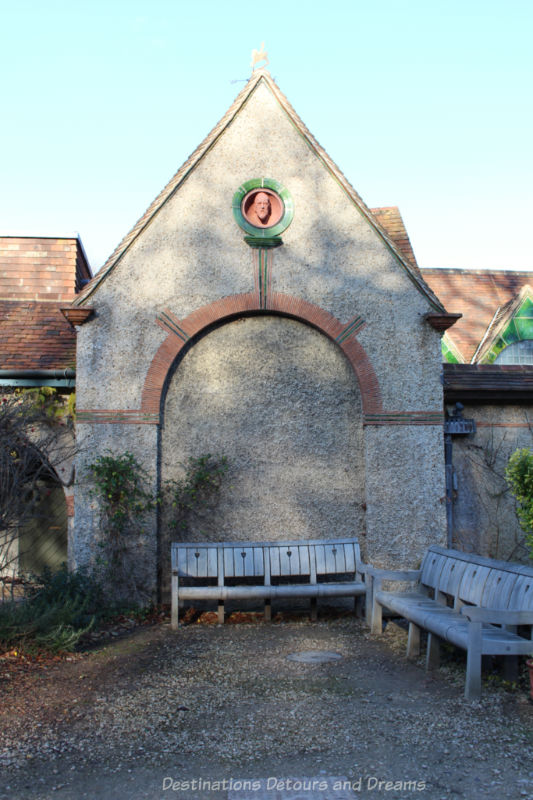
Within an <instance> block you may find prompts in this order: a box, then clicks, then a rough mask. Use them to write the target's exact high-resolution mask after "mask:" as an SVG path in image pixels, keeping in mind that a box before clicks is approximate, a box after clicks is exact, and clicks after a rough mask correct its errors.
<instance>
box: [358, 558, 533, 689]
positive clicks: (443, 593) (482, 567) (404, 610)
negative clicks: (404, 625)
mask: <svg viewBox="0 0 533 800" xmlns="http://www.w3.org/2000/svg"><path fill="white" fill-rule="evenodd" d="M384 581H398V582H399V581H401V582H410V581H413V582H414V581H416V583H417V585H416V586H415V587H414V588H413V589H412V590H411V591H384V589H383V582H384ZM367 582H368V583H369V591H370V584H371V585H372V633H381V631H382V609H383V608H387V609H389V610H390V611H392V612H394V614H397V615H398V616H401V617H404V618H405V619H406V620H407V621H408V622H409V636H408V642H407V657H408V658H413V657H416V656H417V655H419V653H420V630H421V629H423V630H426V631H428V633H429V636H428V646H427V654H426V666H427V668H428V669H431V668H434V667H437V666H438V664H439V658H440V653H439V642H440V640H441V639H442V640H444V641H446V642H449V643H451V644H453V645H455V646H456V647H460V648H462V649H463V650H466V653H467V666H466V684H465V696H466V697H467V698H469V699H472V698H477V697H479V695H480V693H481V659H482V656H484V655H503V656H514V659H513V661H512V662H511V663H509V660H508V659H506V662H507V665H508V671H507V674H508V675H510V674H512V670H513V669H514V668H515V666H516V656H517V655H527V654H530V653H532V652H533V641H531V638H532V630H533V628H532V626H533V569H532V568H531V567H527V566H524V565H522V564H513V563H508V562H505V561H494V560H493V559H490V558H483V557H482V556H476V555H472V554H470V553H461V552H459V551H457V550H447V549H446V548H443V547H437V546H433V547H430V548H429V550H428V551H427V553H426V555H425V557H424V560H423V562H422V566H421V569H420V570H416V571H410V570H409V571H396V570H380V569H376V568H374V567H370V566H367ZM519 627H520V628H521V631H519V630H518V628H519ZM521 634H524V635H521ZM509 667H510V669H509Z"/></svg>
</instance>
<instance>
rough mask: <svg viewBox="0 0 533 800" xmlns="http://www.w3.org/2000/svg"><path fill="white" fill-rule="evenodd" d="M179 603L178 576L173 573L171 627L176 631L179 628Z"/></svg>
mask: <svg viewBox="0 0 533 800" xmlns="http://www.w3.org/2000/svg"><path fill="white" fill-rule="evenodd" d="M178 617H179V603H178V576H177V575H175V574H174V573H172V581H171V612H170V627H171V628H172V630H176V629H177V627H178Z"/></svg>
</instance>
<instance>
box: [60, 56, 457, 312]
mask: <svg viewBox="0 0 533 800" xmlns="http://www.w3.org/2000/svg"><path fill="white" fill-rule="evenodd" d="M260 83H264V84H265V85H266V86H267V88H268V89H269V90H270V91H271V92H272V94H273V95H274V97H275V99H276V100H277V102H278V103H279V105H280V106H281V108H282V110H283V111H284V112H285V114H286V115H287V116H288V118H289V120H290V121H291V123H292V124H293V125H294V126H295V127H296V129H297V130H298V132H299V133H300V134H301V135H302V136H303V137H304V139H305V141H306V143H307V145H308V146H309V147H310V148H311V150H312V151H313V152H314V153H315V155H316V156H317V157H318V158H319V159H320V161H321V162H322V163H323V165H324V166H325V167H326V169H327V170H328V171H329V172H330V174H331V175H332V176H333V178H334V179H335V180H336V181H337V182H338V184H339V185H340V186H341V188H342V189H343V190H344V192H345V193H346V195H347V196H348V197H349V199H350V200H351V201H352V202H353V204H354V205H355V206H356V207H357V209H358V210H359V212H360V213H361V214H362V215H363V217H365V219H366V220H367V222H368V223H369V224H370V226H371V227H372V228H373V229H374V230H375V231H376V233H377V234H378V236H379V237H380V238H381V239H382V240H383V242H384V244H385V245H386V246H387V248H388V249H389V250H390V251H391V252H392V253H393V254H394V256H395V257H396V259H397V261H398V262H399V263H400V265H401V266H402V267H403V269H404V270H405V272H406V273H407V275H408V276H409V278H410V279H411V281H412V282H413V283H414V284H415V286H416V287H417V289H418V290H419V291H420V292H421V293H422V294H423V295H424V296H425V297H426V298H427V300H428V302H429V303H430V305H431V306H432V307H433V308H434V309H435V310H437V311H439V312H443V311H444V307H443V305H442V303H441V302H440V300H439V299H438V297H437V296H436V295H435V294H434V293H433V291H432V290H431V289H430V288H429V286H428V285H427V284H426V282H425V281H424V279H423V278H422V277H421V275H420V273H419V271H418V269H417V267H416V266H415V265H413V264H412V263H410V261H409V259H408V258H406V256H405V255H404V253H402V251H401V249H400V248H399V247H398V245H397V244H396V243H395V242H394V240H393V238H391V236H390V235H389V234H388V233H387V231H386V230H385V228H384V227H383V225H382V224H381V222H380V221H379V217H378V218H376V216H374V214H373V213H372V211H371V210H370V209H369V208H368V207H367V206H366V204H365V203H364V202H363V200H362V198H361V197H360V196H359V195H358V194H357V192H356V191H355V189H354V188H353V186H351V184H350V183H349V182H348V181H347V179H346V178H345V176H344V175H343V173H342V172H341V170H340V169H339V168H338V167H337V166H336V164H335V163H334V162H333V161H332V160H331V158H330V157H329V156H328V154H327V153H326V151H325V150H324V149H323V148H322V147H321V146H320V144H319V143H318V142H317V140H316V139H315V138H314V136H313V135H312V134H311V132H310V131H309V130H308V128H307V127H306V126H305V125H304V123H303V122H302V120H301V119H300V117H299V116H298V114H297V113H296V112H295V110H294V109H293V107H292V106H291V105H290V103H289V101H288V100H287V98H286V97H285V95H284V94H283V93H282V92H281V91H280V89H279V88H278V86H277V85H276V83H275V82H274V80H273V79H272V77H271V75H270V73H269V72H267V71H266V70H263V69H259V70H256V71H255V72H254V73H253V74H252V76H251V78H250V80H249V81H248V83H247V85H246V86H245V87H244V89H243V90H242V91H241V92H240V94H239V95H238V96H237V98H236V100H235V101H234V103H233V105H232V106H231V107H230V108H229V109H228V111H227V112H226V114H225V115H224V116H223V117H222V119H221V120H220V122H219V123H218V124H217V125H215V127H214V128H213V130H212V131H211V132H210V133H209V134H208V136H207V137H206V138H205V139H204V141H203V142H202V143H201V144H200V145H199V146H198V147H197V148H196V150H195V151H194V153H192V155H191V156H190V157H189V158H188V159H187V161H186V162H185V163H184V164H183V166H182V167H181V168H180V169H179V170H178V171H177V172H176V174H175V175H174V177H173V178H172V179H171V180H170V181H169V183H168V184H167V185H166V186H165V188H164V189H163V191H162V192H161V193H160V194H159V195H158V196H157V197H156V199H155V200H154V201H153V203H152V204H151V205H150V207H149V208H148V209H147V211H146V212H145V213H144V214H143V216H142V217H141V218H140V219H139V220H138V222H137V223H136V224H135V225H134V227H133V228H132V230H131V231H130V232H129V233H128V234H127V235H126V236H125V237H124V238H123V239H122V241H121V242H120V244H119V245H118V247H117V248H116V249H115V250H114V252H113V253H112V254H111V256H110V257H109V258H108V260H107V261H106V263H105V264H104V266H103V267H102V269H101V270H100V271H99V272H98V274H97V275H96V277H95V278H94V279H93V280H92V281H91V282H90V284H88V286H87V287H86V288H85V289H84V291H83V292H82V293H81V294H80V295H79V296H78V297H77V298H76V300H75V301H74V303H73V305H74V306H79V305H82V304H83V303H85V302H86V301H87V299H88V298H89V297H90V296H91V295H92V294H93V292H94V291H95V290H96V289H97V287H98V286H99V285H100V284H101V283H102V281H104V280H105V278H106V277H107V275H109V273H110V272H111V271H112V270H113V269H114V268H115V266H116V265H117V264H118V262H119V261H120V260H121V258H122V257H123V256H124V254H125V253H126V252H127V251H128V249H129V248H130V246H131V245H132V244H133V242H134V241H135V240H136V239H137V237H138V236H139V235H140V234H141V233H142V231H143V230H144V229H145V228H146V226H147V225H148V224H149V223H150V221H151V220H152V219H153V217H154V216H155V215H156V214H157V213H158V211H159V210H160V209H161V208H162V206H163V205H164V204H165V203H166V202H167V200H169V198H170V197H172V196H173V194H174V193H175V192H176V191H177V190H178V189H179V187H180V185H181V184H182V183H183V181H185V180H186V178H187V177H188V176H189V175H190V174H191V172H192V171H193V170H194V168H195V167H196V165H197V164H198V163H199V161H200V160H201V159H202V158H203V157H204V156H205V154H206V153H207V152H208V151H209V150H210V149H211V148H212V147H213V146H214V145H215V143H216V142H217V140H218V139H219V137H220V136H221V135H222V134H223V133H224V131H225V130H226V128H227V127H228V126H229V125H230V124H231V122H232V121H233V120H234V118H235V117H236V115H237V114H238V113H239V111H240V110H241V108H242V107H243V106H244V105H245V103H246V102H247V101H248V99H249V98H250V96H251V95H252V93H253V92H254V90H255V89H256V88H257V86H258V85H259V84H260Z"/></svg>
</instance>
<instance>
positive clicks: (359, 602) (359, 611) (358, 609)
mask: <svg viewBox="0 0 533 800" xmlns="http://www.w3.org/2000/svg"><path fill="white" fill-rule="evenodd" d="M363 602H364V595H359V596H358V597H354V603H353V607H354V611H355V616H356V617H359V619H363Z"/></svg>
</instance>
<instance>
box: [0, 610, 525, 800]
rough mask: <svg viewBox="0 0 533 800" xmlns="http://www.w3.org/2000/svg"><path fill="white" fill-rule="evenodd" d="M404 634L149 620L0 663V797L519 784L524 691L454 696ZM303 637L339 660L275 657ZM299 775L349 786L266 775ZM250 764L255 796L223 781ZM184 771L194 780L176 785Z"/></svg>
mask: <svg viewBox="0 0 533 800" xmlns="http://www.w3.org/2000/svg"><path fill="white" fill-rule="evenodd" d="M404 640H405V632H404V631H403V630H401V629H399V628H398V627H397V626H396V625H394V624H392V623H389V625H388V626H387V630H386V632H385V634H384V635H383V636H382V637H380V638H375V637H373V638H370V637H369V635H368V633H367V631H366V629H365V628H364V627H363V626H362V625H361V624H360V623H359V621H357V620H355V619H354V618H352V617H341V618H337V619H330V620H327V621H322V622H319V623H318V624H311V623H309V622H307V621H300V622H290V623H283V624H272V625H263V624H246V625H238V626H233V625H225V626H224V627H221V626H203V625H202V626H199V625H190V626H188V627H185V628H182V629H181V630H180V631H178V632H177V633H174V632H172V631H171V630H170V629H169V627H168V625H160V626H157V627H154V628H148V629H147V628H141V629H137V630H135V631H133V632H131V633H130V634H129V635H128V636H127V637H125V638H123V639H120V640H115V641H113V642H110V643H109V644H108V645H106V646H105V647H103V648H101V649H99V650H97V651H93V652H91V653H89V654H84V655H83V656H81V657H80V656H76V657H75V660H73V661H63V662H60V663H58V664H56V665H52V666H49V667H48V669H46V670H44V669H43V670H36V671H32V672H30V673H28V674H27V675H24V676H22V677H20V676H19V677H17V680H16V681H13V680H10V679H9V678H6V677H5V675H4V678H5V679H4V680H3V681H1V682H0V687H1V689H0V691H1V694H2V710H1V712H0V726H1V728H0V731H1V733H0V765H1V768H2V780H1V782H0V798H10V799H11V798H17V799H18V798H28V799H29V800H32V799H35V798H39V800H46V799H47V798H62V799H64V800H67V798H68V800H71V799H72V800H73V799H74V798H76V800H77V798H102V799H103V800H107V798H109V799H111V798H113V799H114V798H126V799H127V800H130V798H131V800H137V798H139V799H140V798H154V799H157V800H159V798H168V797H174V798H178V800H200V799H201V798H225V799H226V798H229V800H248V799H249V798H253V800H256V799H257V800H260V798H266V797H268V798H269V800H278V798H279V800H281V798H283V800H285V799H286V800H293V798H296V797H298V798H299V800H315V798H318V797H320V798H326V800H334V798H337V797H338V798H341V797H342V798H345V797H381V798H387V799H388V800H392V799H394V800H400V798H406V797H413V795H414V796H417V797H421V798H423V800H445V799H446V800H456V798H465V800H477V798H494V800H496V798H498V800H499V798H502V797H505V798H509V799H510V800H513V799H514V798H520V800H521V799H522V798H533V706H532V705H530V704H529V703H528V702H527V698H526V694H525V692H521V693H516V694H510V693H506V692H504V691H502V690H498V689H496V688H493V687H489V688H488V689H485V691H484V696H483V699H482V700H481V701H480V702H477V703H468V702H467V701H465V700H464V699H463V677H464V673H463V670H462V668H461V667H458V668H457V669H455V671H454V670H450V669H448V670H446V669H443V670H439V671H438V672H437V673H435V674H431V675H429V674H427V673H426V672H425V671H424V669H423V667H422V666H421V665H420V664H411V663H408V662H407V661H406V660H405V659H404V657H403V655H402V654H401V652H400V650H401V647H402V646H403V643H404ZM307 650H320V651H323V650H325V651H333V652H335V653H338V654H340V655H341V656H342V658H340V659H338V660H336V661H332V662H329V663H320V664H304V663H298V662H295V661H289V660H287V655H289V654H291V653H295V652H301V651H307ZM0 677H2V668H1V666H0ZM304 776H305V777H307V778H316V779H321V780H326V779H327V778H328V777H332V776H339V777H343V778H346V779H347V780H348V781H349V782H350V783H351V787H352V788H351V791H348V789H347V787H344V790H343V791H344V794H343V793H342V792H341V791H340V789H339V791H338V792H337V793H336V790H334V789H333V788H332V787H333V785H332V784H331V783H330V786H329V788H328V789H327V791H326V792H325V793H324V792H322V793H321V792H320V790H319V789H318V788H317V787H318V784H315V787H314V788H313V787H310V785H308V788H306V787H305V785H302V786H301V787H300V789H299V791H296V792H292V793H291V791H288V790H287V786H286V785H285V787H284V786H283V784H281V783H278V784H276V785H275V786H274V783H273V779H274V778H277V779H278V781H283V780H284V779H287V778H302V777H304ZM165 778H166V779H167V780H166V781H165ZM259 778H263V779H268V778H270V779H271V781H270V783H269V784H268V788H270V789H272V792H271V793H270V794H266V793H265V792H264V791H263V789H264V788H266V786H267V784H264V785H263V787H262V789H261V790H259V789H258V786H257V785H256V787H255V789H256V791H255V793H254V792H253V791H252V792H247V791H245V790H244V789H243V788H242V785H241V784H239V783H238V781H239V780H241V779H250V780H252V779H259ZM170 779H172V781H173V783H172V784H171V783H170ZM195 779H196V780H197V781H198V780H200V779H201V780H203V782H204V784H203V787H201V788H198V785H196V786H194V787H193V788H191V786H189V787H187V786H186V785H185V784H184V783H183V782H186V781H192V780H195ZM224 780H226V784H224V783H223V781H224ZM231 780H233V783H231ZM379 780H382V781H389V782H390V784H388V785H387V784H385V783H383V784H381V785H380V784H379V783H378V781H379ZM165 787H166V788H165ZM252 788H254V787H252ZM317 792H318V793H317Z"/></svg>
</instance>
